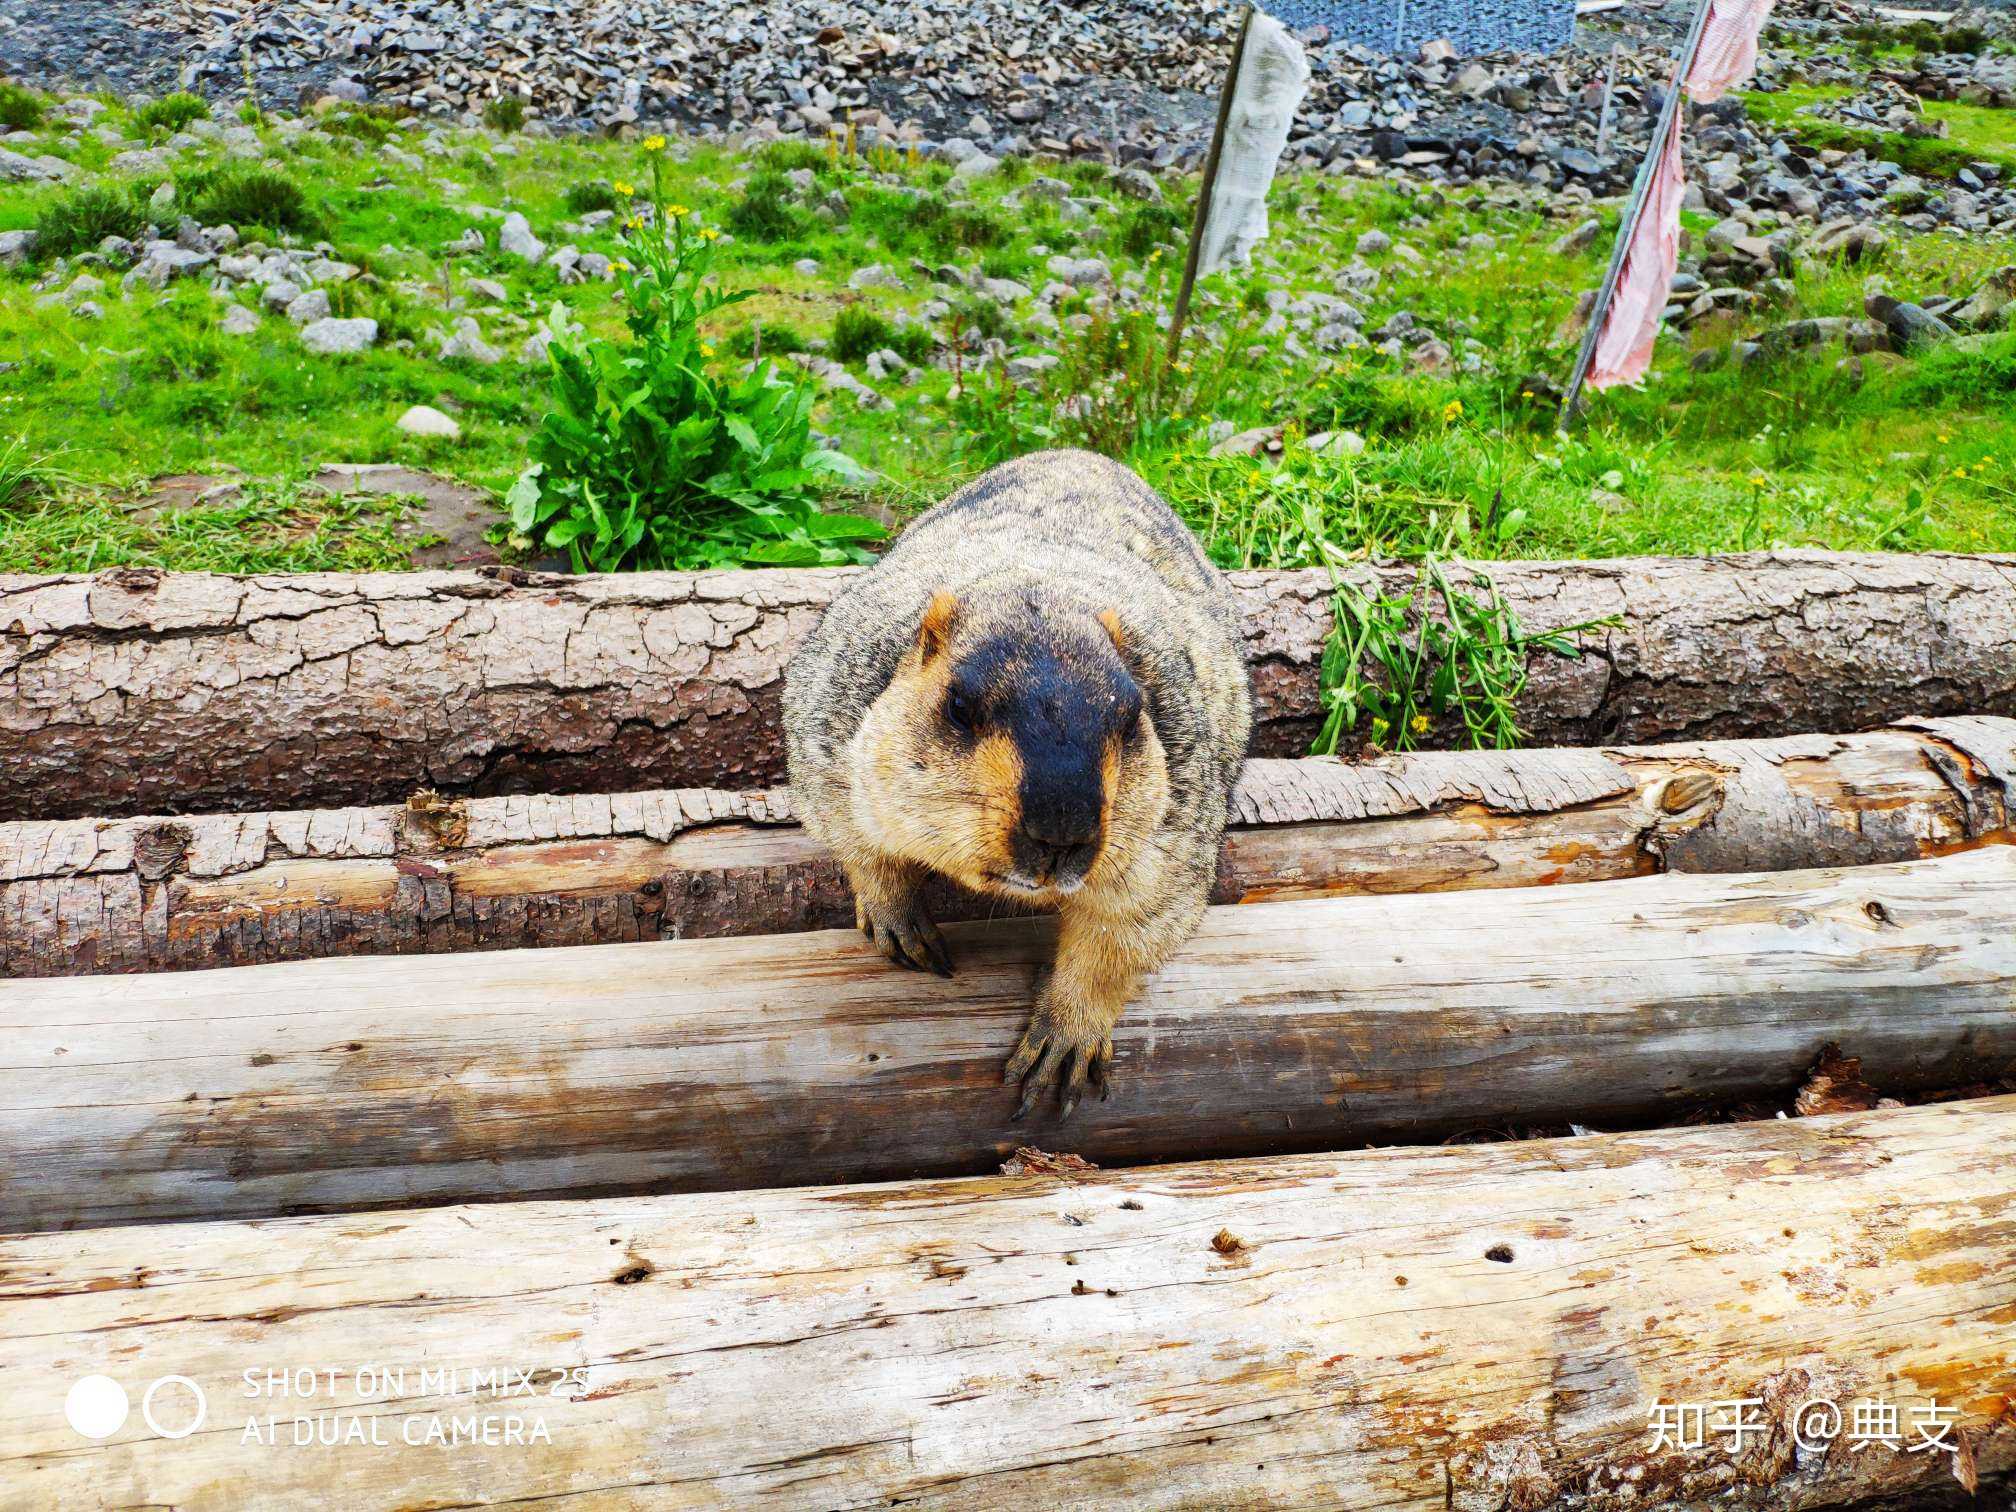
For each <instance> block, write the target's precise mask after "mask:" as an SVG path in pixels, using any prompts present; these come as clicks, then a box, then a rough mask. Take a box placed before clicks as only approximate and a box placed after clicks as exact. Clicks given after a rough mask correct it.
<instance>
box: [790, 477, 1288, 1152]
mask: <svg viewBox="0 0 2016 1512" xmlns="http://www.w3.org/2000/svg"><path fill="white" fill-rule="evenodd" d="M1251 725H1252V695H1251V691H1250V689H1249V688H1248V686H1247V680H1246V664H1245V659H1244V657H1243V656H1242V655H1241V654H1240V644H1239V617H1238V613H1237V610H1236V609H1235V607H1234V605H1233V601H1232V595H1231V591H1230V589H1229V588H1228V587H1227V585H1226V583H1225V581H1224V579H1223V578H1222V577H1220V576H1219V574H1218V572H1217V570H1216V569H1215V568H1214V567H1212V566H1211V564H1210V563H1209V562H1208V561H1207V560H1206V559H1205V557H1204V553H1203V552H1202V551H1201V550H1199V549H1198V545H1197V542H1196V539H1195V538H1194V537H1193V536H1192V535H1191V533H1190V532H1189V530H1187V529H1186V528H1185V527H1184V525H1183V523H1182V522H1181V521H1180V520H1178V519H1177V518H1176V516H1175V514H1174V513H1173V512H1172V511H1171V510H1170V508H1169V506H1168V505H1167V504H1165V503H1163V502H1162V499H1161V498H1160V496H1159V495H1157V494H1156V493H1155V491H1154V490H1153V489H1151V488H1150V487H1149V486H1148V485H1147V484H1146V483H1144V482H1142V481H1141V479H1139V478H1138V477H1136V476H1135V475H1134V474H1133V473H1132V472H1130V471H1128V470H1127V469H1126V468H1125V467H1122V466H1121V465H1120V464H1119V463H1117V462H1112V461H1109V460H1107V459H1106V458H1104V457H1100V456H1095V455H1094V454H1092V453H1090V452H1082V451H1051V452H1041V453H1038V454H1036V455H1033V456H1028V457H1023V458H1021V459H1019V460H1017V461H1014V462H1009V463H1006V464H1004V465H1002V466H1000V467H996V468H994V469H993V470H992V471H990V472H987V473H985V474H983V475H982V476H981V477H979V478H976V479H975V480H974V481H973V482H972V483H970V484H968V485H967V486H966V487H964V488H962V489H960V490H959V491H958V492H957V493H955V494H953V495H952V497H950V498H949V499H947V500H945V501H944V502H943V503H942V504H939V505H937V506H936V507H935V508H933V509H931V510H929V511H927V512H926V513H925V514H923V515H920V516H919V517H918V518H917V520H916V521H915V522H914V523H912V524H911V525H910V526H909V527H908V528H907V529H906V530H905V531H904V532H903V534H902V535H901V537H900V538H898V540H897V542H896V544H895V545H894V546H893V547H892V548H891V549H890V551H889V553H888V555H887V556H885V557H883V559H882V560H881V561H880V562H879V563H877V564H876V565H875V566H874V567H873V568H872V569H870V570H869V571H868V572H867V573H866V574H865V575H864V576H863V577H861V578H860V579H859V580H858V581H856V582H854V583H852V584H850V585H849V586H848V587H847V588H846V589H845V590H844V591H843V592H842V593H841V595H840V596H839V597H838V598H837V599H836V600H835V601H834V603H833V605H832V607H831V608H829V609H828V610H827V611H826V616H825V619H824V621H823V622H822V623H821V624H820V626H819V628H818V629H817V630H816V631H815V632H814V633H813V635H812V637H811V639H810V640H808V641H807V642H806V643H805V645H804V646H803V647H802V648H801V649H800V650H799V651H798V653H797V654H796V655H795V656H794V657H793V658H792V659H791V663H790V665H789V666H788V667H787V668H786V670H785V675H784V731H785V738H786V746H787V751H788V759H789V763H790V773H791V792H792V802H793V806H794V807H795V808H796V809H797V810H798V812H799V814H800V815H801V816H802V818H803V819H804V822H805V826H806V828H807V829H809V830H810V831H811V832H812V834H813V835H814V836H815V837H816V838H818V839H819V840H821V841H823V842H824V843H825V844H826V845H827V846H829V847H831V848H832V850H833V851H834V852H835V853H837V854H838V856H839V858H840V861H841V863H842V864H843V865H844V866H845V867H846V870H847V877H848V880H849V881H850V882H851V883H852V884H853V888H854V908H855V920H856V922H857V923H858V924H859V925H860V926H861V930H862V933H863V934H865V935H867V936H868V937H869V938H870V939H871V940H873V941H874V943H875V945H876V946H877V947H878V948H879V949H880V950H881V952H882V953H883V954H884V955H886V956H888V957H889V958H890V960H892V961H894V962H895V963H897V964H898V965H901V966H907V967H911V968H913V969H916V968H927V967H928V968H929V969H931V970H934V971H936V972H938V973H939V974H940V975H941V976H950V975H951V971H952V966H951V958H950V956H949V955H948V954H947V952H946V948H945V941H944V939H943V938H942V937H941V936H940V935H939V933H938V929H937V926H936V925H935V924H933V923H932V921H931V920H930V918H928V917H927V916H926V915H925V913H924V910H923V908H922V906H921V905H920V903H919V900H918V892H919V887H920V884H921V883H922V881H923V879H924V877H925V876H926V874H927V873H929V872H938V873H940V874H942V875H944V876H947V877H950V878H951V879H952V880H953V881H955V882H958V883H960V884H961V885H963V886H965V887H967V888H969V889H971V890H972V891H975V892H978V893H984V894H991V895H994V896H997V897H1004V898H1013V899H1016V900H1018V901H1021V902H1025V903H1035V904H1040V905H1048V906H1054V907H1055V908H1056V909H1057V911H1058V913H1059V914H1060V915H1061V922H1060V927H1059V932H1058V940H1057V960H1056V965H1055V968H1054V969H1053V970H1052V972H1051V974H1050V977H1049V979H1048V981H1047V983H1046V984H1045V986H1044V988H1043V990H1042V993H1041V995H1040V997H1039V998H1038V1000H1037V1003H1036V1005H1035V1011H1034V1013H1033V1014H1032V1015H1031V1017H1030V1020H1029V1027H1028V1029H1027V1031H1026V1032H1025V1033H1024V1034H1023V1036H1022V1042H1021V1044H1020V1046H1019V1047H1018V1048H1017V1049H1016V1051H1015V1053H1014V1055H1013V1056H1012V1057H1011V1058H1010V1059H1009V1061H1008V1067H1007V1074H1006V1076H1005V1077H1004V1078H1003V1080H1004V1082H1011V1083H1012V1082H1014V1081H1015V1080H1016V1079H1017V1078H1021V1079H1022V1084H1023V1085H1022V1098H1021V1103H1020V1105H1019V1106H1018V1107H1017V1109H1016V1111H1015V1117H1017V1118H1021V1117H1022V1116H1023V1115H1024V1114H1026V1113H1027V1112H1028V1111H1029V1109H1030V1108H1031V1107H1032V1106H1034V1104H1035V1102H1036V1100H1037V1097H1038V1095H1039V1093H1040V1092H1041V1091H1042V1089H1043V1088H1044V1087H1045V1086H1047V1085H1049V1084H1050V1083H1051V1082H1053V1081H1054V1082H1056V1083H1057V1084H1058V1086H1059V1088H1060V1097H1059V1107H1060V1116H1063V1117H1068V1116H1069V1115H1070V1113H1071V1110H1072V1109H1073V1108H1074V1107H1076V1106H1077V1103H1078V1098H1079V1095H1080V1094H1081V1093H1082V1092H1083V1091H1084V1090H1085V1088H1086V1086H1087V1085H1088V1084H1089V1085H1091V1086H1094V1087H1096V1088H1098V1089H1099V1092H1100V1095H1101V1096H1102V1097H1103V1096H1105V1095H1107V1092H1108V1072H1109V1068H1110V1066H1111V1063H1112V1059H1113V1040H1112V1030H1113V1024H1114V1021H1115V1020H1117V1019H1118V1018H1119V1016H1120V1012H1121V1010H1122V1009H1123V1008H1124V1007H1125V1006H1126V1005H1127V1003H1128V1001H1129V999H1131V998H1132V997H1133V996H1134V995H1135V993H1136V992H1137V991H1139V989H1140V986H1141V981H1142V978H1143V976H1144V975H1145V974H1146V973H1148V972H1151V971H1154V970H1155V969H1156V968H1158V967H1159V966H1161V965H1162V963H1163V962H1164V961H1166V960H1167V959H1168V958H1169V956H1170V954H1171V953H1172V952H1174V951H1175V949H1176V948H1177V947H1178V946H1179V945H1181V944H1182V943H1183V942H1184V941H1185V940H1186V939H1188V938H1189V937H1190V934H1191V932H1192V931H1193V930H1195V929H1196V927H1197V923H1198V920H1199V919H1200V918H1202V916H1203V913H1204V904H1205V901H1206V899H1207V897H1208V896H1209V894H1210V889H1211V883H1212V879H1213V877H1214V875H1215V874H1216V871H1217V866H1218V850H1219V843H1220V841H1221V839H1222V837H1223V834H1224V829H1225V820H1226V811H1227V807H1228V805H1229V803H1230V800H1231V794H1232V785H1233V783H1234V781H1235V780H1236V778H1237V776H1238V772H1239V764H1240V760H1241V758H1243V757H1244V755H1245V753H1246V740H1247V735H1248V733H1249V730H1250V728H1251Z"/></svg>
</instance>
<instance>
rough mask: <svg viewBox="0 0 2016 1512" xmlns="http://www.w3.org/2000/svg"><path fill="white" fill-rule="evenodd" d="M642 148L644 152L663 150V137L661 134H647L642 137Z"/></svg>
mask: <svg viewBox="0 0 2016 1512" xmlns="http://www.w3.org/2000/svg"><path fill="white" fill-rule="evenodd" d="M644 150H645V151H646V152H663V151H664V150H665V138H663V137H662V136H647V137H646V138H644Z"/></svg>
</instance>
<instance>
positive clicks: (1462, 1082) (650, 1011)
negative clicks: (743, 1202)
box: [0, 846, 2016, 1230]
mask: <svg viewBox="0 0 2016 1512" xmlns="http://www.w3.org/2000/svg"><path fill="white" fill-rule="evenodd" d="M1048 924H1049V921H1048V920H1037V919H1022V920H1001V921H996V922H994V923H991V924H969V925H961V926H954V927H953V929H952V930H951V931H950V933H949V937H950V939H951V941H952V944H953V949H954V953H955V956H956V957H957V960H958V964H959V974H958V976H957V977H956V978H955V979H953V980H950V981H941V980H939V979H938V978H936V977H932V976H919V975H915V974H910V973H903V972H898V971H896V970H895V969H894V968H892V967H891V966H889V965H888V963H887V962H885V961H884V960H883V959H882V958H881V957H880V956H878V955H876V954H874V953H873V952H872V951H871V950H869V949H868V948H867V947H866V946H865V945H864V944H863V943H862V941H861V938H860V936H859V935H858V933H855V932H853V931H851V930H850V931H836V932H830V933H820V934H802V935H779V936H770V937H768V938H764V939H753V940H752V939H743V940H692V941H681V942H672V943H663V944H640V945H606V946H588V947H583V948H581V949H575V950H564V951H514V952H503V953H494V952H493V953H483V954H477V955H468V956H453V957H451V956H417V957H416V956H393V957H376V958H365V959H358V960H347V961H297V962H290V963H287V964H283V965H277V966H245V967H238V968H234V969H230V970H223V971H207V972H179V973H167V974H162V975H158V976H147V977H52V978H47V979H43V980H36V981H23V982H16V983H13V984H10V986H9V988H8V990H7V992H6V993H5V994H4V995H0V1044H5V1045H6V1046H7V1054H6V1056H5V1057H4V1058H0V1061H4V1063H0V1149H4V1150H6V1151H7V1152H8V1154H9V1157H10V1158H9V1160H8V1161H7V1162H6V1164H5V1166H4V1168H0V1230H7V1229H30V1228H44V1227H66V1226H86V1225H92V1224H105V1223H119V1222H132V1221H142V1220H153V1219H165V1218H193V1217H224V1216H251V1215H258V1214H272V1213H281V1212H300V1211H311V1210H335V1209H342V1208H362V1207H376V1206H383V1205H386V1204H389V1203H398V1202H405V1201H449V1200H460V1199H463V1198H497V1197H535V1196H547V1195H552V1196H560V1195H568V1194H574V1193H579V1192H582V1191H597V1192H605V1191H619V1190H631V1191H641V1190H670V1189H676V1190H695V1189H703V1188H715V1189H720V1188H735V1187H755V1186H772V1185H792V1184H804V1183H811V1182H820V1181H852V1180H867V1179H876V1178H882V1177H889V1176H898V1175H906V1176H907V1175H934V1174H936V1175H952V1174H961V1173H970V1172H973V1171H979V1170H987V1169H991V1168H992V1166H993V1164H994V1162H996V1161H998V1160H999V1159H1000V1158H1001V1157H1002V1156H1003V1155H1004V1154H1005V1153H1007V1152H1008V1151H1009V1150H1010V1149H1012V1148H1013V1147H1014V1146H1015V1145H1016V1144H1018V1143H1021V1142H1023V1141H1026V1140H1028V1139H1030V1138H1031V1137H1032V1131H1034V1137H1037V1138H1038V1139H1049V1138H1054V1139H1061V1140H1065V1141H1068V1143H1069V1146H1070V1148H1072V1149H1074V1150H1077V1151H1080V1152H1082V1153H1083V1154H1085V1155H1087V1156H1088V1157H1090V1158H1093V1159H1095V1160H1099V1161H1101V1162H1104V1163H1107V1164H1112V1163H1116V1162H1122V1161H1143V1160H1168V1159H1191V1158H1200V1157H1205V1156H1214V1155H1230V1154H1254V1153H1270V1152H1276V1151H1282V1150H1296V1149H1304V1150H1306V1149H1312V1148H1320V1149H1335V1148H1338V1147H1339V1146H1340V1145H1346V1144H1352V1143H1356V1142H1359V1141H1362V1140H1371V1139H1401V1138H1404V1139H1423V1138H1435V1137H1440V1136H1443V1135H1447V1134H1450V1133H1452V1132H1459V1131H1463V1130H1467V1129H1475V1128H1479V1127H1494V1126H1502V1125H1504V1124H1506V1123H1509V1122H1514V1121H1517V1122H1522V1123H1531V1122H1535V1121H1545V1120H1548V1119H1554V1120H1560V1121H1566V1120H1570V1119H1573V1120H1579V1121H1581V1122H1584V1123H1590V1124H1599V1125H1600V1124H1603V1123H1606V1122H1609V1123H1612V1124H1622V1123H1627V1122H1657V1121H1662V1120H1672V1119H1674V1118H1678V1117H1682V1116H1685V1115H1686V1114H1687V1113H1689V1112H1691V1111H1692V1110H1693V1109H1695V1108H1696V1107H1699V1106H1701V1105H1704V1104H1710V1103H1715V1102H1721V1101H1727V1100H1730V1099H1751V1098H1758V1097H1768V1096H1773V1095H1777V1096H1781V1097H1784V1098H1786V1099H1787V1100H1788V1101H1789V1099H1790V1097H1791V1095H1792V1093H1793V1090H1794V1089H1795V1087H1796V1086H1797V1084H1798V1082H1799V1081H1800V1079H1801V1078H1802V1076H1803V1075H1804V1073H1805V1071H1806V1070H1807V1068H1808V1067H1809V1066H1810V1065H1811V1064H1812V1063H1813V1062H1814V1060H1815V1058H1816V1057H1817V1055H1818V1054H1819V1052H1820V1050H1821V1049H1822V1047H1823V1046H1825V1045H1826V1044H1827V1043H1828V1042H1830V1041H1832V1042H1836V1043H1838V1044H1840V1045H1841V1046H1843V1047H1844V1048H1846V1049H1847V1050H1848V1052H1849V1053H1851V1054H1854V1055H1859V1056H1860V1057H1861V1059H1862V1063H1863V1067H1864V1073H1865V1075H1866V1076H1867V1078H1868V1079H1869V1080H1870V1081H1871V1082H1873V1083H1874V1084H1876V1085H1877V1086H1878V1087H1881V1088H1885V1089H1899V1090H1908V1089H1912V1088H1922V1087H1945V1086H1953V1085H1958V1084H1962V1083H1966V1082H1970V1081H1973V1080H1976V1079H1977V1078H1984V1077H1990V1076H1995V1075H1999V1074H2001V1073H2002V1072H2003V1071H2004V1070H2005V1069H2007V1068H2008V1067H2009V1066H2010V1065H2011V1064H2012V1062H2016V849H2011V848H2009V847H2000V846H1998V847H1991V848H1989V849H1985V850H1978V851H1972V852H1968V853H1966V854H1964V855H1957V856H1948V857H1943V858H1940V859H1937V860H1931V861H1916V862H1907V863H1903V864H1901V865H1897V866H1887V867H1859V868H1850V869H1846V870H1836V871H1814V872H1786V873H1772V874H1764V875H1749V876H1743V877H1737V878H1731V877H1688V876H1665V877H1643V878H1638V879H1635V880H1630V881H1623V882H1603V883H1595V884H1592V885H1590V886H1587V887H1572V888H1540V889H1527V888H1514V889H1508V890H1505V891H1500V892H1475V893H1466V894H1450V893H1442V894H1420V895H1409V896H1399V897H1363V898H1335V899H1320V900H1313V901H1305V902H1294V903H1261V904H1255V905H1252V906H1250V907H1246V908H1219V909H1214V910H1212V911H1211V914H1210V916H1209V917H1208V918H1207V920H1206V922H1205V925H1204V928H1203V929H1202V931H1201V932H1200V934H1199V935H1198V937H1197V938H1196V939H1195V940H1193V941H1192V942H1191V943H1190V945H1189V946H1187V947H1186V948H1185V949H1184V950H1183V952H1181V953H1180V954H1179V955H1178V956H1177V958H1176V959H1175V960H1174V961H1173V962H1172V963H1171V964H1170V965H1169V966H1168V967H1166V968H1165V969H1164V970H1163V971H1162V972H1161V973H1160V974H1159V975H1158V976H1157V977H1156V978H1155V980H1154V981H1153V982H1152V983H1151V984H1150V986H1149V988H1148V990H1147V993H1146V995H1145V997H1144V999H1143V1000H1142V1001H1141V1002H1140V1003H1137V1004H1135V1005H1134V1006H1132V1007H1130V1008H1129V1010H1128V1012H1127V1014H1126V1016H1125V1018H1123V1020H1122V1021H1121V1027H1120V1030H1119V1033H1118V1034H1117V1036H1116V1045H1117V1048H1118V1052H1119V1054H1118V1062H1117V1083H1118V1089H1117V1091H1116V1092H1115V1093H1114V1096H1113V1099H1112V1100H1111V1101H1110V1102H1103V1103H1089V1104H1087V1105H1085V1106H1083V1107H1081V1108H1080V1109H1079V1110H1078V1112H1077V1114H1076V1115H1075V1116H1074V1117H1073V1118H1072V1120H1071V1122H1070V1123H1068V1124H1066V1125H1063V1126H1061V1128H1060V1127H1057V1126H1054V1125H1051V1124H1049V1123H1048V1122H1047V1119H1048V1109H1047V1108H1046V1110H1045V1114H1044V1117H1043V1118H1039V1119H1036V1120H1032V1121H1031V1122H1030V1123H1025V1124H1015V1123H1013V1122H1011V1121H1010V1119H1009V1114H1010V1112H1011V1110H1012V1108H1013V1106H1014V1100H1015V1099H1014V1096H1013V1093H1012V1092H1011V1090H1010V1089H1006V1088H1003V1087H1002V1086H1001V1085H1000V1076H1001V1067H1002V1064H1003V1061H1004V1060H1005V1058H1006V1056H1007V1054H1008V1051H1009V1049H1010V1048H1011V1047H1012V1045H1013V1043H1014V1040H1015V1037H1016V1035H1017V1034H1018V1033H1019V1031H1020V1030H1021V1028H1022V1024H1023V1021H1024V1018H1025V1017H1026V1015H1027V1012H1028V1008H1029V1004H1030V1001H1031V999H1032V997H1033V994H1034V990H1035V983H1036V978H1037V973H1038V970H1039V966H1040V965H1041V963H1043V962H1044V961H1046V960H1047V957H1048V952H1049V942H1050V933H1051V931H1050V930H1049V928H1048Z"/></svg>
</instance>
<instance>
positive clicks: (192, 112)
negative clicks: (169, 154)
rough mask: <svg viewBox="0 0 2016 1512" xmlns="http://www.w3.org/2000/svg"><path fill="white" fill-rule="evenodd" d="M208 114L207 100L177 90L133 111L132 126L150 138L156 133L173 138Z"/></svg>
mask: <svg viewBox="0 0 2016 1512" xmlns="http://www.w3.org/2000/svg"><path fill="white" fill-rule="evenodd" d="M209 114H210V102H209V101H208V100H206V99H204V98H203V97H202V96H201V95H194V94H190V93H189V92H188V91H187V90H186V89H178V90H176V91H175V93H173V94H168V95H163V96H162V97H161V98H160V99H158V100H151V101H149V102H148V103H147V104H145V105H142V106H141V107H140V108H139V109H138V110H136V111H134V112H133V124H134V125H135V126H138V127H139V128H140V129H141V130H142V131H144V132H146V133H148V134H149V135H150V136H151V135H153V134H155V133H157V132H158V133H160V134H161V135H162V136H173V135H174V134H175V133H176V132H178V131H180V130H181V129H182V128H183V127H184V126H187V125H188V124H189V123H190V122H191V121H200V120H202V119H203V118H204V117H205V116H207V115H209Z"/></svg>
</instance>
